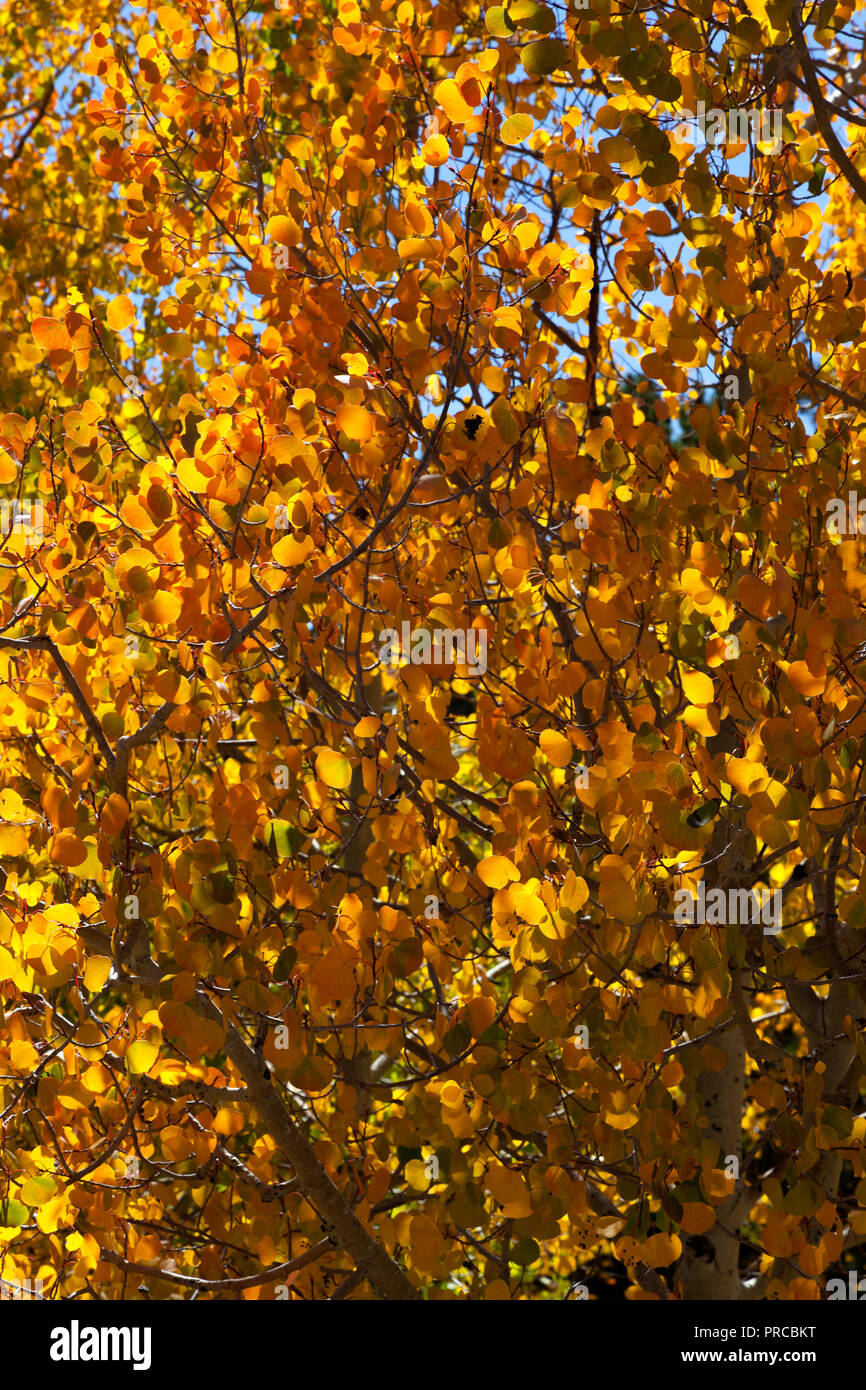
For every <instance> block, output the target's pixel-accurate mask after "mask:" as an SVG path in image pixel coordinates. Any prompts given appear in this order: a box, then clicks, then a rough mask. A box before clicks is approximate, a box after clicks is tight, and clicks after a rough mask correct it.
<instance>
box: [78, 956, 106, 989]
mask: <svg viewBox="0 0 866 1390" xmlns="http://www.w3.org/2000/svg"><path fill="white" fill-rule="evenodd" d="M110 974H111V961H110V959H109V957H108V956H88V959H87V964H86V965H85V967H84V988H85V989H86V990H87V992H88V993H89V994H96V993H98V991H99V990H101V989H102V987H103V985H104V984H105V982H106V980H107V979H108V977H109V975H110Z"/></svg>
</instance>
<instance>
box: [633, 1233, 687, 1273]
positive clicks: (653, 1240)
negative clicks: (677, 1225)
mask: <svg viewBox="0 0 866 1390" xmlns="http://www.w3.org/2000/svg"><path fill="white" fill-rule="evenodd" d="M682 1252H683V1243H682V1241H681V1240H680V1238H679V1236H673V1235H663V1234H662V1233H661V1232H659V1233H658V1234H657V1235H654V1236H650V1238H649V1240H645V1241H644V1243H643V1245H642V1246H641V1248H640V1257H641V1259H642V1260H644V1262H645V1263H646V1264H648V1265H652V1267H653V1269H657V1268H658V1267H659V1265H672V1264H673V1262H674V1260H678V1259H679V1257H680V1255H681V1254H682Z"/></svg>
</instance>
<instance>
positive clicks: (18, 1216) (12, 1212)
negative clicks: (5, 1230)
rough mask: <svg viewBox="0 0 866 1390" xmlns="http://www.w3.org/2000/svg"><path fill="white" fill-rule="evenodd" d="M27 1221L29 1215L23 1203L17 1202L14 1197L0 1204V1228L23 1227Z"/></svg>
mask: <svg viewBox="0 0 866 1390" xmlns="http://www.w3.org/2000/svg"><path fill="white" fill-rule="evenodd" d="M29 1219H30V1213H29V1211H28V1210H27V1208H26V1207H25V1205H24V1203H23V1202H17V1201H16V1200H15V1198H14V1197H13V1198H11V1199H10V1200H9V1201H6V1202H0V1226H23V1225H24V1224H25V1222H27V1221H29Z"/></svg>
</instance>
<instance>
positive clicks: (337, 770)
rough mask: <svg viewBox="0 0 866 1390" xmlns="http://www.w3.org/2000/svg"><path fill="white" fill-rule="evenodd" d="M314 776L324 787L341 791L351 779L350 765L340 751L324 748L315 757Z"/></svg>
mask: <svg viewBox="0 0 866 1390" xmlns="http://www.w3.org/2000/svg"><path fill="white" fill-rule="evenodd" d="M316 776H317V777H318V779H319V781H320V782H324V784H325V786H326V787H332V788H333V789H334V790H335V791H341V792H342V791H345V790H346V788H347V787H348V786H349V783H350V782H351V780H352V766H351V763H350V762H349V759H348V758H344V757H343V755H342V753H335V752H334V751H333V750H332V749H331V748H325V749H323V750H322V752H321V753H319V754H318V755H317V757H316Z"/></svg>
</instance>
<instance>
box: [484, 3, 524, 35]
mask: <svg viewBox="0 0 866 1390" xmlns="http://www.w3.org/2000/svg"><path fill="white" fill-rule="evenodd" d="M484 23H485V24H486V25H487V31H488V33H490V34H492V35H493V37H494V38H495V39H510V38H511V35H512V34H513V33H515V32H516V28H517V26H516V25H514V24H512V22H511V20H510V19H509V17H508V11H507V10H506V8H505V6H504V5H494V6H493V9H492V10H488V11H487V13H486V15H485V16H484Z"/></svg>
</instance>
